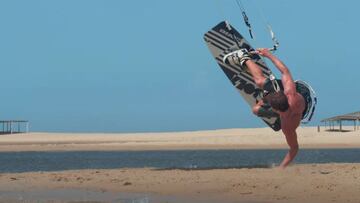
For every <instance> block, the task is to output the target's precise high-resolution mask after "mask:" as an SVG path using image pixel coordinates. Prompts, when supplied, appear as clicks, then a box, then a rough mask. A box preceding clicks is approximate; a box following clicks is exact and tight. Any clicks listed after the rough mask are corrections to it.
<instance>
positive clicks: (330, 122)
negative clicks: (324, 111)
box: [321, 111, 360, 131]
mask: <svg viewBox="0 0 360 203" xmlns="http://www.w3.org/2000/svg"><path fill="white" fill-rule="evenodd" d="M359 120H360V111H358V112H354V113H348V114H344V115H339V116H334V117H331V118H326V119H323V120H321V122H323V123H325V128H327V126H329V128H330V130H331V131H335V130H339V131H343V122H344V121H350V122H353V123H354V131H355V130H358V129H359ZM335 124H338V125H339V129H335Z"/></svg>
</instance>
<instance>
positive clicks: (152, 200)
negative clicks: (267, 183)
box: [0, 189, 258, 203]
mask: <svg viewBox="0 0 360 203" xmlns="http://www.w3.org/2000/svg"><path fill="white" fill-rule="evenodd" d="M0 202H10V203H20V202H22V203H23V202H27V203H39V202H51V203H63V202H67V203H80V202H81V203H85V202H87V203H90V202H91V203H95V202H114V203H115V202H116V203H184V202H186V203H220V202H221V203H234V202H229V201H225V200H220V201H219V200H211V199H209V198H208V199H206V198H190V197H179V196H166V195H154V194H139V193H119V192H116V193H115V192H102V191H90V190H79V189H54V190H30V191H0ZM237 202H238V201H237ZM253 203H255V202H253ZM256 203H258V202H256Z"/></svg>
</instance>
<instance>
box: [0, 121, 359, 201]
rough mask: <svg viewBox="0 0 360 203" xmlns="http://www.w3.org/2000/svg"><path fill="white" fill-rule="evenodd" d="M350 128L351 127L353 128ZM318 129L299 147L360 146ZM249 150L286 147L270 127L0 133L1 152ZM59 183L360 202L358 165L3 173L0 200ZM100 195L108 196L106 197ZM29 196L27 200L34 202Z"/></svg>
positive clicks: (210, 197)
mask: <svg viewBox="0 0 360 203" xmlns="http://www.w3.org/2000/svg"><path fill="white" fill-rule="evenodd" d="M348 129H349V130H351V129H352V127H348ZM321 130H322V131H321V132H317V128H313V127H308V128H304V127H302V128H299V129H298V135H299V143H300V148H357V147H360V131H349V132H344V133H341V132H327V131H324V129H321ZM248 148H254V149H262V148H270V149H271V148H287V145H286V143H285V139H284V137H283V135H282V134H281V132H273V131H271V130H270V129H268V128H259V129H227V130H214V131H196V132H174V133H136V134H99V133H83V134H76V133H29V134H16V135H1V136H0V151H55V150H56V151H58V150H60V151H73V150H99V151H104V150H162V149H167V150H168V149H248ZM64 189H66V190H69V191H71V190H80V191H92V192H98V193H100V194H103V195H107V194H108V193H111V194H116V195H119V196H123V195H124V193H125V194H134V193H136V194H145V195H158V197H159V196H160V197H171V198H170V199H169V198H167V199H166V198H163V199H162V200H161V198H160V199H157V200H153V201H150V202H171V203H178V202H189V203H190V202H191V203H193V202H197V203H198V202H221V203H231V202H254V203H260V202H296V203H297V202H360V195H359V192H360V164H354V163H348V164H346V163H345V164H335V163H329V164H303V165H301V164H297V165H291V166H290V167H288V168H287V169H285V170H281V169H279V168H268V169H264V168H251V169H216V170H157V169H152V168H142V169H132V168H129V169H111V170H108V169H107V170H103V169H101V170H74V171H59V172H26V173H12V174H6V173H3V174H0V202H17V201H15V200H16V199H15V200H14V199H12V198H11V197H10V196H9V197H6V195H9V194H13V193H15V194H17V193H19V194H20V193H21V194H23V193H24V192H25V193H26V192H30V193H31V192H32V191H45V193H47V194H50V192H48V191H49V190H50V191H56V190H64ZM88 194H90V193H88ZM3 195H5V196H3ZM31 195H33V194H31ZM31 195H30V196H31ZM64 195H65V196H68V195H69V193H66V192H65V194H64ZM98 197H99V195H98ZM4 198H5V199H4ZM6 198H9V199H7V200H6ZM101 198H102V199H101V200H103V201H104V202H108V201H107V200H106V198H105V197H101ZM25 199H26V198H25ZM185 199H186V200H185ZM30 200H31V199H30ZM30 200H29V201H28V202H32V201H30ZM32 200H34V199H32ZM58 200H59V199H58ZM60 200H61V198H60ZM20 202H22V201H20ZM33 202H37V201H33ZM52 202H54V201H52ZM55 202H56V201H55ZM116 202H121V201H116ZM123 202H128V201H123ZM130 202H131V201H130ZM143 202H146V201H143Z"/></svg>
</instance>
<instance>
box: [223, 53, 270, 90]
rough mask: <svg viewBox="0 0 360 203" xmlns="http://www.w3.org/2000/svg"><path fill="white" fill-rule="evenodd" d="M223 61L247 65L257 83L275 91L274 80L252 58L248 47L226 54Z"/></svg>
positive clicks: (265, 88) (264, 88)
mask: <svg viewBox="0 0 360 203" xmlns="http://www.w3.org/2000/svg"><path fill="white" fill-rule="evenodd" d="M223 62H224V63H226V64H229V65H240V66H241V67H242V68H243V69H245V66H246V67H247V69H248V71H249V72H250V74H251V75H252V77H253V79H254V81H255V84H256V85H257V86H258V87H259V88H261V89H263V90H266V91H268V92H273V91H274V90H275V89H274V86H273V84H272V82H271V81H270V80H269V79H268V78H266V77H265V76H264V75H263V72H262V70H261V68H260V66H259V65H257V64H256V63H255V62H254V61H252V60H251V57H250V54H249V52H248V50H246V49H239V50H236V51H233V52H230V53H228V54H226V55H225V56H224V58H223Z"/></svg>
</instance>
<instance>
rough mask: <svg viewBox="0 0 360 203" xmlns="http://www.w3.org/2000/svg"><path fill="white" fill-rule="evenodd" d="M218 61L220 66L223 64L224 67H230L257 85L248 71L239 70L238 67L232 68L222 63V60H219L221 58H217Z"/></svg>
mask: <svg viewBox="0 0 360 203" xmlns="http://www.w3.org/2000/svg"><path fill="white" fill-rule="evenodd" d="M216 60H217V61H218V63H219V65H220V64H222V65H224V66H229V67H231V68H233V69H235V70H237V73H239V74H241V75H243V76H244V77H247V78H248V79H249V80H251V81H252V82H253V83H254V84H255V81H254V80H253V79H252V75H251V74H250V73H248V72H246V71H242V70H241V69H239V68H238V67H237V66H235V67H234V66H232V65H229V64H225V63H223V62H222V59H219V58H216Z"/></svg>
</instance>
